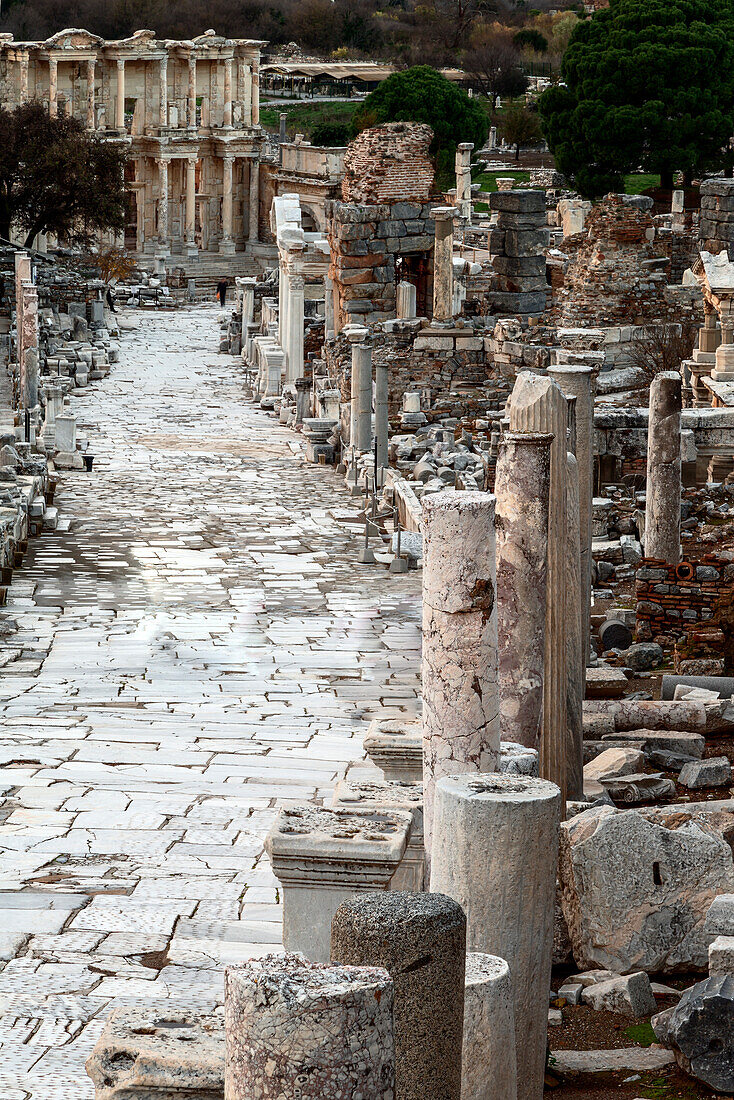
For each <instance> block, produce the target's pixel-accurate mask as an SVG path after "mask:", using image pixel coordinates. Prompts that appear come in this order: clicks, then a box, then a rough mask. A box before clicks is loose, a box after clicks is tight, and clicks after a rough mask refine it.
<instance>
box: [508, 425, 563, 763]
mask: <svg viewBox="0 0 734 1100" xmlns="http://www.w3.org/2000/svg"><path fill="white" fill-rule="evenodd" d="M552 441H553V437H552V436H551V435H548V434H545V435H543V434H534V433H531V432H513V433H508V434H506V435H505V437H504V438H503V441H502V444H501V446H500V453H499V458H498V460H497V472H496V477H495V488H494V491H495V495H496V497H497V517H496V521H495V526H496V530H497V636H498V645H499V685H500V727H501V730H502V740H503V741H515V742H517V743H518V744H520V745H526V746H527V747H528V748H530V749H536V750H538V749H539V747H540V731H541V720H542V717H543V670H544V667H545V620H546V607H547V598H546V591H547V567H548V506H549V499H550V452H551V443H552Z"/></svg>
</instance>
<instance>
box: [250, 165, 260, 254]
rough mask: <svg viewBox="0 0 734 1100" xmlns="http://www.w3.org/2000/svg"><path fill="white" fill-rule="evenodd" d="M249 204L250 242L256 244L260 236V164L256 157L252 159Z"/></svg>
mask: <svg viewBox="0 0 734 1100" xmlns="http://www.w3.org/2000/svg"><path fill="white" fill-rule="evenodd" d="M249 204H250V209H249V240H250V242H251V243H252V244H254V243H255V242H256V241H258V240H259V234H260V230H259V221H260V162H259V160H258V159H256V158H255V157H250V194H249Z"/></svg>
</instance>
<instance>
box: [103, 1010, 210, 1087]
mask: <svg viewBox="0 0 734 1100" xmlns="http://www.w3.org/2000/svg"><path fill="white" fill-rule="evenodd" d="M86 1068H87V1073H88V1074H89V1076H90V1077H91V1079H92V1081H93V1082H94V1086H95V1093H94V1095H95V1100H150V1098H151V1097H160V1098H163V1097H166V1096H192V1097H196V1100H222V1096H223V1095H224V1023H223V1021H222V1019H221V1017H218V1016H214V1015H208V1016H207V1015H204V1014H200V1015H199V1014H194V1013H188V1012H182V1011H180V1010H179V1009H173V1010H171V1009H170V1008H166V1009H165V1010H159V1009H144V1008H116V1009H115V1010H114V1011H113V1012H112V1014H111V1015H110V1017H109V1019H108V1020H107V1022H106V1024H105V1026H104V1031H103V1032H102V1034H101V1036H100V1038H99V1039H98V1041H97V1044H96V1046H95V1048H94V1050H93V1051H92V1053H91V1054H90V1056H89V1058H88V1059H87V1066H86Z"/></svg>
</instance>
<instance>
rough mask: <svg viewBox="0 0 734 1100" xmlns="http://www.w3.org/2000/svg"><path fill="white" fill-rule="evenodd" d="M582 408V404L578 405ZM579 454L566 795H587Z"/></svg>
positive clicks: (572, 480) (571, 554)
mask: <svg viewBox="0 0 734 1100" xmlns="http://www.w3.org/2000/svg"><path fill="white" fill-rule="evenodd" d="M576 407H577V409H578V404H577V406H576ZM579 481H580V478H579V467H578V463H577V460H576V456H575V455H573V454H572V453H571V452H570V451H569V452H568V454H567V455H566V618H565V634H566V728H567V730H568V739H567V742H566V784H567V786H566V797H567V798H569V799H582V798H583V797H584V723H583V703H584V694H585V688H586V659H585V653H584V630H587V631H588V627H587V626H586V622H587V620H586V617H585V616H584V604H583V600H584V584H583V572H582V567H581V561H582V558H581V538H580V534H579V532H580V526H581V509H580V504H579Z"/></svg>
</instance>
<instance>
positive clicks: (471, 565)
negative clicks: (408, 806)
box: [421, 492, 500, 861]
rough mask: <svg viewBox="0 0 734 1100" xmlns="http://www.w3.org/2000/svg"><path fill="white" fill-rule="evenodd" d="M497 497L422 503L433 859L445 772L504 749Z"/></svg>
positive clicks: (426, 767) (488, 761)
mask: <svg viewBox="0 0 734 1100" xmlns="http://www.w3.org/2000/svg"><path fill="white" fill-rule="evenodd" d="M494 511H495V498H494V497H493V496H492V495H491V494H490V493H474V492H462V493H450V492H445V493H436V495H435V496H432V497H430V498H429V499H428V500H425V501H424V504H423V658H422V665H421V671H422V677H423V753H424V756H423V782H424V795H425V836H426V855H427V858H428V860H429V861H430V852H431V822H432V815H433V790H434V784H435V782H436V780H437V779H439V778H440V777H441V776H442V775H456V774H458V773H460V772H492V771H494V770H495V769H496V767H497V761H498V757H499V748H500V732H499V692H498V675H497V608H496V598H495V592H496V575H495V533H494Z"/></svg>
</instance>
